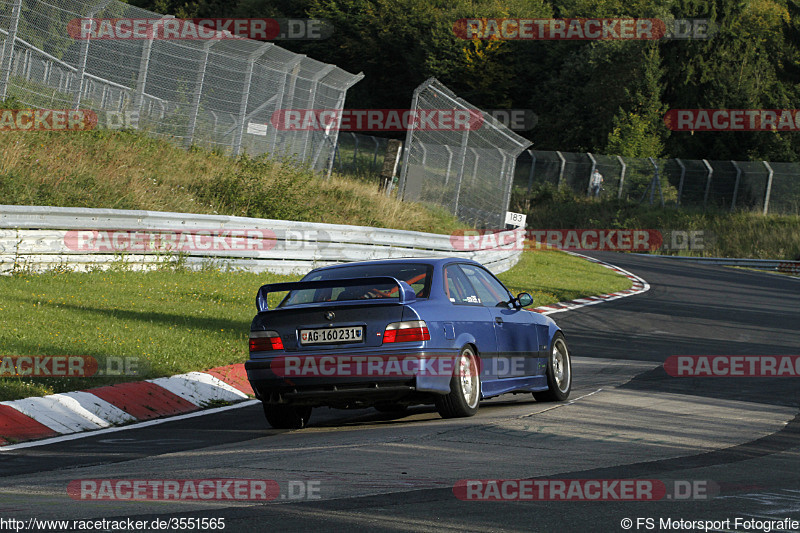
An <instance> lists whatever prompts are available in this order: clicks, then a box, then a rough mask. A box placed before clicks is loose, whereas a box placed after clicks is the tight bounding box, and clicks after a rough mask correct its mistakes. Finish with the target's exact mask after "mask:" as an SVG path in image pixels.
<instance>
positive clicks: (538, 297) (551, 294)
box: [498, 249, 631, 307]
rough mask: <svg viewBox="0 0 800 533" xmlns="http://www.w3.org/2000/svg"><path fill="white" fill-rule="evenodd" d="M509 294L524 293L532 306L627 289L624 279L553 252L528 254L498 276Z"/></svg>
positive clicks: (607, 270)
mask: <svg viewBox="0 0 800 533" xmlns="http://www.w3.org/2000/svg"><path fill="white" fill-rule="evenodd" d="M498 278H500V281H502V282H503V283H504V284H505V285H506V286H507V287H508V288H509V290H511V292H512V293H514V294H518V293H520V292H528V293H530V294H531V295H532V296H533V305H532V306H531V307H537V306H540V305H544V304H549V303H554V302H562V301H565V300H574V299H575V298H581V297H583V296H593V295H596V294H605V293H610V292H617V291H621V290H625V289H630V288H631V282H630V281H629V280H628V278H626V277H623V276H620V275H619V274H616V273H614V272H612V271H611V270H609V269H607V268H605V267H602V266H600V265H598V264H596V263H592V262H590V261H586V260H583V259H580V258H577V257H574V256H571V255H568V254H565V253H564V252H560V251H557V250H545V249H540V250H528V251H526V252H525V253H523V254H522V259H520V262H519V263H517V265H516V266H515V267H514V268H512V269H511V270H508V271H507V272H503V273H502V274H500V275H499V276H498Z"/></svg>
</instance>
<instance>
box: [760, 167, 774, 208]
mask: <svg viewBox="0 0 800 533" xmlns="http://www.w3.org/2000/svg"><path fill="white" fill-rule="evenodd" d="M763 163H764V166H765V167H767V170H768V171H769V176H767V190H766V191H765V192H764V213H763V214H765V215H766V214H767V213H769V197H770V195H771V194H772V176H773V175H774V172H773V171H772V167H771V166H769V163H767V162H766V161H763Z"/></svg>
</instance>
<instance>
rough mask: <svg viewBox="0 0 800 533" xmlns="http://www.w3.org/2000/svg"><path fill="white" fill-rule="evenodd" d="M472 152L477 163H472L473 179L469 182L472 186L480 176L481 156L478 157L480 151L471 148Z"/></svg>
mask: <svg viewBox="0 0 800 533" xmlns="http://www.w3.org/2000/svg"><path fill="white" fill-rule="evenodd" d="M470 151H471V152H472V155H474V156H475V161H474V162H473V163H472V178H470V180H469V182H470V184H472V185H475V178H476V177H477V176H478V158H479V157H480V156H479V155H478V150H476V149H475V148H470Z"/></svg>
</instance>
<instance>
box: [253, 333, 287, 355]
mask: <svg viewBox="0 0 800 533" xmlns="http://www.w3.org/2000/svg"><path fill="white" fill-rule="evenodd" d="M274 350H283V341H281V337H280V335H278V332H277V331H251V332H250V351H251V352H269V351H274Z"/></svg>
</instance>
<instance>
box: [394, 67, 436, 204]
mask: <svg viewBox="0 0 800 533" xmlns="http://www.w3.org/2000/svg"><path fill="white" fill-rule="evenodd" d="M431 83H433V78H431V79H429V80H427V81H426V82H425V83H423V84H422V85H420V86H419V87H417V88H416V89H414V94H413V96H412V97H411V107H410V108H409V109H411V112H412V113H417V107H418V106H419V93H421V92H422V91H424V90H425V89H427V88H428V87H429V86H430V85H431ZM416 122H417V121H416V120H412V121H411V124H410V127H409V128H408V130H406V142H404V143H403V168H402V169H401V170H400V179H399V180H398V182H397V197H398V198H399V199H401V200H402V199H403V195H404V194H405V192H406V176H407V175H408V157H409V156H410V155H411V154H410V152H411V145H412V141H413V138H414V126H416ZM423 167H424V164H423Z"/></svg>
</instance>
